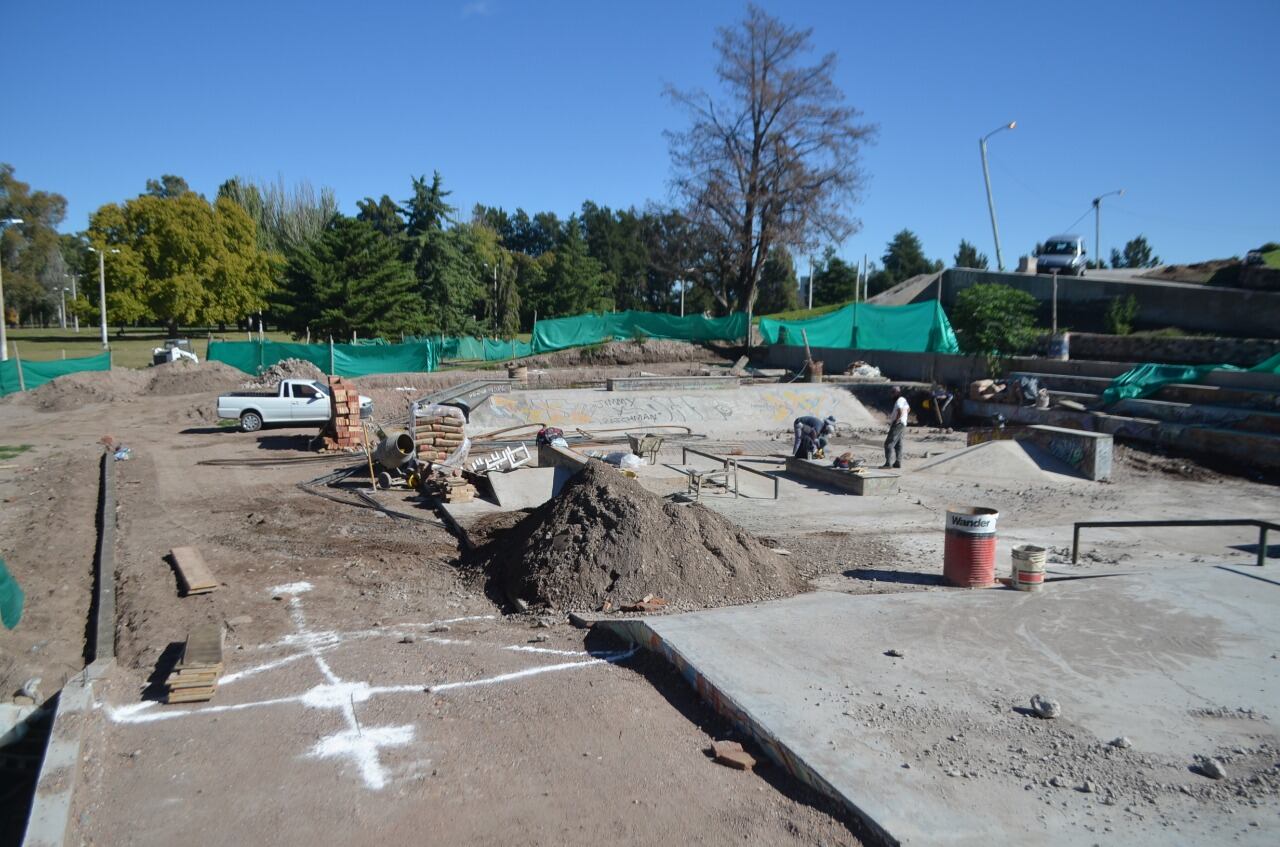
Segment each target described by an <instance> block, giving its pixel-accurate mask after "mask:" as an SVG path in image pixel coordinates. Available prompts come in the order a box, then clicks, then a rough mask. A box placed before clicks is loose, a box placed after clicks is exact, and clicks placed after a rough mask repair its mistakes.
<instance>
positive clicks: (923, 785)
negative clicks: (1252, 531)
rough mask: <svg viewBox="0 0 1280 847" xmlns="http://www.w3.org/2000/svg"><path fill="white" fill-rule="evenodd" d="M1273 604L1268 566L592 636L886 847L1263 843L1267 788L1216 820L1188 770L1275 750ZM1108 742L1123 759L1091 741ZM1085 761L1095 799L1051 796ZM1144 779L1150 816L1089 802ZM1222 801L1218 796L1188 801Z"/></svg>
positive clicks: (655, 623) (823, 604)
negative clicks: (684, 692) (653, 653)
mask: <svg viewBox="0 0 1280 847" xmlns="http://www.w3.org/2000/svg"><path fill="white" fill-rule="evenodd" d="M1278 602H1280V580H1276V578H1275V576H1274V575H1273V574H1272V573H1271V571H1270V570H1262V571H1257V570H1254V569H1251V568H1247V567H1246V568H1236V569H1233V570H1228V569H1226V568H1216V567H1211V566H1201V567H1188V568H1179V569H1176V570H1159V571H1151V572H1147V573H1141V574H1134V575H1127V576H1113V577H1105V578H1097V579H1081V580H1073V581H1066V582H1061V583H1057V584H1054V585H1053V586H1052V587H1050V588H1047V589H1046V590H1045V591H1044V592H1042V593H1038V594H1027V593H1021V592H1013V591H1008V590H986V591H946V592H924V593H909V594H892V595H875V596H862V597H851V596H847V595H843V594H834V593H826V592H820V593H815V594H808V595H802V596H800V597H795V598H791V599H789V600H781V601H777V602H773V603H766V604H762V605H758V606H750V607H735V608H724V609H716V610H708V611H703V612H693V613H688V614H682V615H673V616H667V617H656V618H647V619H645V620H644V621H640V622H635V621H632V622H618V623H617V624H607V626H611V628H614V629H615V631H618V632H621V633H622V634H624V635H627V636H628V637H631V638H632V639H633V640H636V641H640V642H641V643H645V644H647V645H648V646H650V647H652V648H654V649H657V650H659V651H661V652H665V653H666V654H667V655H668V656H669V658H672V659H673V660H674V661H676V662H677V664H684V665H685V668H684V669H685V673H686V677H690V678H691V679H692V680H693V681H694V683H695V685H696V686H697V688H698V691H699V692H700V693H701V694H702V695H703V696H704V698H706V699H708V700H711V701H712V702H713V703H716V704H717V705H718V706H719V707H720V708H721V710H722V711H724V712H727V713H729V714H731V715H735V716H736V718H737V720H738V722H739V723H742V724H744V725H746V726H747V727H748V729H749V730H750V731H751V732H752V733H753V734H754V735H756V736H757V738H758V739H760V741H761V746H762V747H763V748H764V749H765V750H766V751H769V750H772V751H773V755H775V757H779V758H781V759H782V760H784V761H788V760H789V761H790V763H791V765H792V767H793V769H794V770H796V771H797V772H798V773H799V774H800V775H801V777H802V778H805V779H806V780H807V781H809V782H811V783H812V784H814V785H817V786H819V787H822V788H825V789H827V790H828V791H829V792H830V793H832V794H834V795H835V796H837V797H839V798H842V799H843V801H844V802H846V803H847V804H848V805H849V806H850V807H852V808H853V809H856V810H857V811H858V813H859V814H860V815H861V816H863V817H864V819H865V820H867V821H868V822H869V823H870V825H871V826H872V828H873V829H877V828H878V829H880V830H881V831H882V832H885V833H887V834H888V835H889V836H890V837H891V838H892V839H896V840H898V841H900V842H901V843H904V844H957V845H958V844H964V845H968V844H973V845H987V844H1005V843H1019V844H1094V843H1098V842H1099V841H1100V840H1105V841H1107V842H1110V843H1125V844H1135V843H1138V844H1156V843H1161V844H1163V843H1171V842H1170V840H1169V839H1170V838H1171V837H1173V838H1174V840H1175V841H1179V840H1181V841H1183V842H1189V841H1195V840H1198V839H1205V840H1204V841H1203V842H1202V843H1219V842H1220V841H1223V840H1226V839H1227V838H1238V840H1239V841H1241V842H1243V843H1259V844H1261V843H1274V837H1275V831H1276V827H1277V825H1280V819H1278V818H1277V815H1278V814H1280V800H1278V798H1277V796H1276V794H1275V792H1274V784H1273V785H1272V787H1271V789H1270V793H1267V794H1265V795H1264V796H1263V799H1262V802H1261V803H1259V804H1256V805H1253V806H1249V805H1244V806H1243V807H1242V806H1241V805H1235V807H1234V808H1232V806H1233V805H1234V803H1235V801H1234V800H1231V799H1230V798H1232V797H1234V795H1232V794H1231V791H1230V789H1232V788H1233V787H1234V786H1232V785H1225V784H1223V783H1213V782H1212V781H1211V780H1208V779H1207V778H1205V777H1203V776H1199V775H1197V774H1195V773H1193V772H1191V771H1190V770H1189V769H1188V768H1189V766H1190V765H1191V764H1192V763H1193V761H1194V757H1195V756H1197V755H1201V754H1205V755H1221V754H1222V751H1224V750H1226V751H1228V753H1229V751H1230V750H1231V749H1232V748H1234V747H1241V748H1249V749H1251V750H1256V749H1257V746H1258V745H1260V744H1269V745H1270V749H1271V750H1272V751H1274V749H1275V744H1276V742H1277V741H1280V736H1278V735H1277V732H1276V728H1275V726H1274V724H1273V723H1272V722H1271V720H1269V719H1267V718H1265V717H1261V716H1266V715H1272V716H1277V715H1280V662H1277V661H1276V660H1275V659H1274V658H1273V654H1274V652H1275V649H1276V645H1277V643H1280V616H1277V615H1276V614H1275V610H1276V605H1277V603H1278ZM889 649H897V650H900V651H902V652H903V653H904V654H905V655H904V657H903V658H890V657H888V656H886V655H885V651H887V650H889ZM1037 693H1044V694H1046V695H1048V696H1052V697H1055V698H1057V699H1058V700H1059V701H1060V702H1061V704H1062V709H1063V715H1062V717H1061V718H1060V719H1058V720H1057V721H1053V722H1046V721H1039V720H1038V719H1036V718H1034V717H1029V716H1027V715H1026V714H1023V713H1022V712H1020V711H1019V710H1018V709H1019V708H1021V707H1025V706H1027V705H1028V701H1029V698H1030V697H1031V695H1033V694H1037ZM1239 709H1250V710H1252V713H1251V714H1248V715H1247V718H1246V717H1242V716H1244V715H1246V714H1247V713H1243V712H1238V711H1237V710H1239ZM1028 722H1030V723H1028ZM1050 724H1051V726H1050ZM1059 731H1061V732H1062V733H1063V734H1061V735H1059V736H1057V737H1058V738H1061V739H1067V740H1064V741H1062V742H1061V743H1062V744H1063V746H1062V747H1061V749H1060V748H1059V741H1057V740H1055V741H1053V742H1052V746H1051V747H1050V746H1044V747H1043V748H1042V749H1037V748H1036V737H1037V736H1036V733H1037V732H1042V733H1043V732H1059ZM957 732H961V734H962V735H963V736H964V737H961V735H957V734H956V733H957ZM1117 736H1127V737H1129V738H1130V739H1132V742H1133V748H1132V750H1125V751H1113V750H1110V749H1109V748H1104V747H1103V746H1102V745H1103V744H1104V743H1105V742H1106V741H1108V740H1109V739H1112V738H1115V737H1117ZM1039 737H1040V738H1041V740H1043V738H1044V736H1043V735H1041V736H1039ZM966 745H967V746H966ZM1071 745H1077V746H1076V747H1074V748H1073V747H1072V746H1071ZM1028 747H1031V748H1032V749H1030V750H1028V749H1027V748H1028ZM950 748H959V749H960V752H956V751H955V750H952V751H951V752H948V749H950ZM1072 750H1074V751H1075V752H1071V751H1072ZM1080 751H1086V755H1084V756H1082V754H1081V752H1080ZM1089 751H1092V752H1089ZM1113 752H1114V753H1115V756H1111V753H1113ZM1103 753H1106V755H1105V756H1103ZM1060 755H1061V756H1062V757H1063V760H1060V759H1059V758H1058V757H1059V756H1060ZM1088 755H1093V756H1098V757H1102V758H1104V759H1106V762H1104V763H1100V764H1098V765H1097V767H1098V768H1099V769H1100V772H1099V773H1098V774H1097V775H1096V776H1094V777H1093V778H1094V779H1096V780H1097V781H1098V782H1099V787H1098V789H1097V790H1098V793H1096V794H1093V793H1083V792H1081V791H1079V790H1076V787H1075V786H1074V785H1070V784H1066V785H1063V786H1062V787H1057V786H1050V784H1049V780H1050V779H1051V777H1050V776H1048V775H1047V774H1055V773H1058V772H1064V773H1070V772H1071V771H1070V767H1071V765H1072V762H1071V761H1065V760H1068V759H1072V758H1074V759H1077V760H1078V759H1080V758H1082V757H1083V758H1087V756H1088ZM1127 756H1133V757H1134V758H1133V760H1132V765H1131V766H1130V765H1129V763H1128V762H1127V760H1126V759H1125V758H1124V757H1127ZM1143 756H1146V757H1154V758H1151V759H1148V760H1144V759H1143V758H1142V757H1143ZM1263 756H1264V760H1263V761H1262V762H1261V764H1260V765H1259V767H1261V768H1262V769H1263V771H1265V772H1269V771H1270V770H1271V769H1272V768H1273V764H1272V761H1271V758H1273V757H1274V753H1273V752H1272V753H1264V754H1263ZM958 757H966V758H964V759H963V764H961V763H960V761H959V758H958ZM952 758H954V759H955V761H954V762H952V761H951V759H952ZM1155 759H1159V760H1160V761H1158V762H1156V761H1155ZM944 760H945V761H944ZM1254 764H1255V765H1256V764H1257V763H1256V762H1255V763H1254ZM954 767H958V768H960V769H961V770H953V769H952V768H954ZM1235 767H1236V776H1238V777H1240V776H1245V775H1247V770H1246V769H1245V767H1244V765H1238V766H1235ZM1059 768H1061V769H1062V770H1061V771H1059V770H1058V769H1059ZM1109 768H1118V769H1117V770H1108V769H1109ZM1046 769H1047V770H1046ZM1037 770H1043V771H1044V773H1042V774H1040V777H1043V778H1042V779H1041V778H1038V777H1036V776H1034V775H1031V774H1030V773H1029V772H1032V771H1037ZM961 771H963V772H961ZM1108 774H1109V775H1108ZM1143 778H1146V779H1149V780H1152V783H1151V784H1155V785H1158V786H1159V789H1151V791H1153V792H1155V793H1158V794H1159V796H1158V797H1156V798H1155V799H1153V800H1152V802H1151V804H1150V806H1149V807H1148V806H1147V805H1144V801H1143V800H1142V798H1141V797H1140V796H1139V797H1137V798H1133V799H1131V798H1129V797H1128V796H1126V792H1125V791H1118V793H1117V797H1116V798H1115V799H1116V803H1115V805H1106V804H1104V803H1103V802H1101V798H1102V797H1104V796H1105V792H1108V791H1110V790H1112V789H1113V788H1116V789H1118V788H1119V787H1120V786H1122V785H1123V786H1124V787H1125V788H1128V787H1130V783H1127V782H1126V781H1127V780H1131V779H1139V780H1141V779H1143ZM1269 779H1274V777H1269ZM1184 785H1185V786H1186V791H1189V792H1192V793H1190V794H1188V793H1183V786H1184ZM1219 789H1221V790H1222V791H1223V795H1224V796H1225V797H1227V798H1228V800H1224V801H1212V802H1211V801H1208V800H1206V799H1205V798H1204V797H1197V796H1194V794H1195V793H1196V792H1200V793H1203V792H1207V791H1214V790H1219ZM1136 790H1138V791H1139V792H1145V791H1146V790H1147V789H1146V788H1139V789H1136ZM1255 799H1256V798H1255ZM1241 802H1243V801H1241ZM1131 804H1132V805H1131ZM1251 824H1252V825H1251ZM1104 833H1106V835H1104ZM1174 833H1177V835H1176V836H1174Z"/></svg>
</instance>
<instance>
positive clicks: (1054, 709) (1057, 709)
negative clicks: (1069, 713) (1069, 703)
mask: <svg viewBox="0 0 1280 847" xmlns="http://www.w3.org/2000/svg"><path fill="white" fill-rule="evenodd" d="M1031 711H1032V712H1034V713H1035V716H1036V717H1038V718H1043V719H1045V720H1052V719H1054V718H1056V717H1058V716H1059V715H1061V714H1062V706H1061V705H1059V703H1058V701H1057V700H1051V699H1049V698H1048V697H1044V696H1042V695H1040V694H1036V695H1035V696H1033V697H1032V698H1031Z"/></svg>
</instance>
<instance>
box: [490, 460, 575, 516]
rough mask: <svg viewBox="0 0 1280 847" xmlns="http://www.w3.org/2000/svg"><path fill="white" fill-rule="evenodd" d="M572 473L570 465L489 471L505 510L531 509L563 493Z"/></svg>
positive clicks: (495, 495) (495, 494)
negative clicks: (561, 490)
mask: <svg viewBox="0 0 1280 847" xmlns="http://www.w3.org/2000/svg"><path fill="white" fill-rule="evenodd" d="M572 476H573V473H571V472H570V470H569V469H568V468H564V467H558V468H555V467H553V468H517V469H515V470H513V471H507V472H506V473H490V474H489V484H490V485H492V486H493V496H494V497H495V498H496V499H497V501H498V505H499V506H501V507H502V508H503V509H504V510H510V509H532V508H535V507H537V506H541V505H542V504H543V503H545V502H547V501H548V500H550V499H551V498H552V497H554V496H556V495H557V494H559V493H560V489H561V488H563V487H564V484H565V483H566V482H568V481H569V479H570V478H571V477H572Z"/></svg>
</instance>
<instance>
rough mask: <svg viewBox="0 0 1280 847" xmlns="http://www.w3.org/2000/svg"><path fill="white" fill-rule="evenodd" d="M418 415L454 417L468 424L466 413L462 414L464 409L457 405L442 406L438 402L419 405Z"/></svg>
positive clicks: (461, 422)
mask: <svg viewBox="0 0 1280 847" xmlns="http://www.w3.org/2000/svg"><path fill="white" fill-rule="evenodd" d="M417 417H420V418H437V417H444V418H453V419H455V420H456V421H457V422H458V423H460V424H462V425H464V426H465V425H466V423H467V418H466V415H464V414H462V410H461V409H459V408H458V407H457V406H442V405H440V404H438V403H432V404H431V405H429V406H419V407H418V409H417Z"/></svg>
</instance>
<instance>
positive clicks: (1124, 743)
mask: <svg viewBox="0 0 1280 847" xmlns="http://www.w3.org/2000/svg"><path fill="white" fill-rule="evenodd" d="M1107 746H1108V747H1119V748H1120V749H1121V750H1128V749H1129V748H1130V747H1132V746H1133V742H1132V741H1130V740H1129V737H1128V736H1127V735H1120V736H1117V737H1115V738H1113V739H1111V740H1110V741H1108V742H1107Z"/></svg>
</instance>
